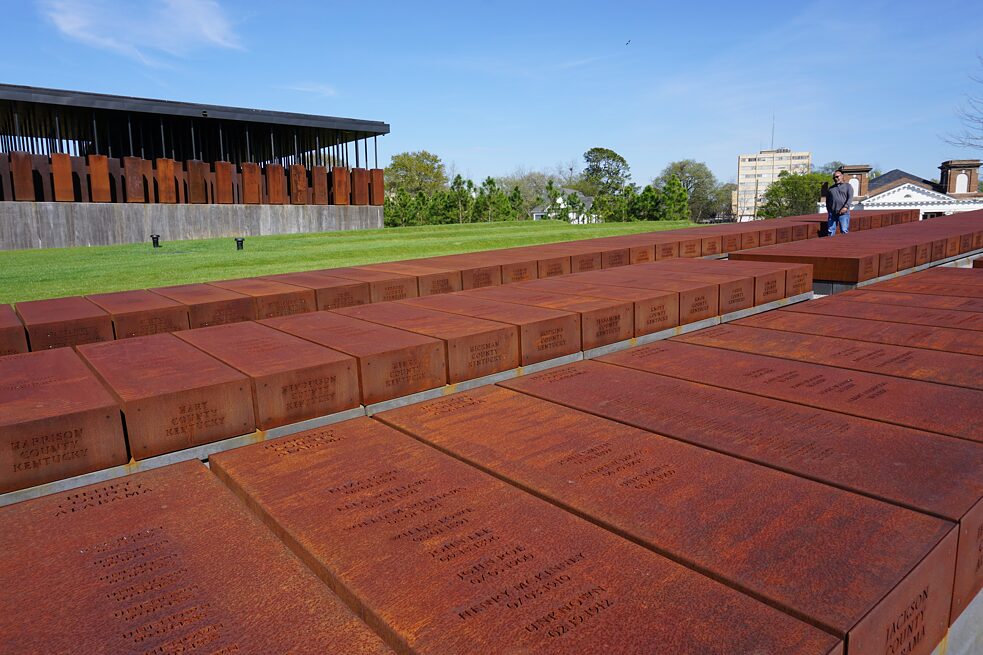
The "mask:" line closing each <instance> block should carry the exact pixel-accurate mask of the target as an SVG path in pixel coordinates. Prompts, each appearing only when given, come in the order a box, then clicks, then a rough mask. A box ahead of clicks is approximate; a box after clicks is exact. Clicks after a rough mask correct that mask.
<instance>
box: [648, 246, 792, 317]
mask: <svg viewBox="0 0 983 655" xmlns="http://www.w3.org/2000/svg"><path fill="white" fill-rule="evenodd" d="M685 261H695V260H686V259H675V260H669V261H667V262H665V264H663V262H658V263H656V264H653V265H651V266H652V268H651V269H650V271H646V272H651V274H652V276H653V278H655V279H656V280H658V279H660V278H662V277H666V278H670V279H672V280H673V281H678V282H703V283H707V284H713V285H716V286H717V289H718V296H717V308H718V311H719V312H720V313H721V314H729V313H731V312H737V311H740V310H742V309H749V308H751V307H753V306H754V305H755V289H754V287H755V277H756V276H755V275H751V274H746V275H739V274H728V275H723V274H718V273H704V272H699V271H695V270H694V271H690V270H688V269H685V268H679V266H678V264H676V263H675V262H685ZM646 266H648V265H646ZM684 266H685V265H684ZM774 277H775V278H776V279H777V274H776V275H775V276H774ZM776 291H777V289H776V290H773V291H772V292H771V293H770V294H769V296H773V297H772V298H771V300H768V301H767V302H773V301H774V300H779V299H781V298H782V297H784V296H779V295H778V294H777V293H776ZM759 304H764V303H759Z"/></svg>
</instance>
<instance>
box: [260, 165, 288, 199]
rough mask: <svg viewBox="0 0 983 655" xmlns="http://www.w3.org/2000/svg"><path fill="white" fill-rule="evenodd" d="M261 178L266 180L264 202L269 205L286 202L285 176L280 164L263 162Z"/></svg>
mask: <svg viewBox="0 0 983 655" xmlns="http://www.w3.org/2000/svg"><path fill="white" fill-rule="evenodd" d="M263 178H264V179H265V180H266V202H267V203H268V204H270V205H285V204H287V178H286V176H285V175H284V172H283V166H281V165H280V164H265V165H264V166H263Z"/></svg>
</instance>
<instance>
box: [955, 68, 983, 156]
mask: <svg viewBox="0 0 983 655" xmlns="http://www.w3.org/2000/svg"><path fill="white" fill-rule="evenodd" d="M979 60H980V68H983V55H981V56H980V57H979ZM969 79H971V80H973V81H974V82H976V83H977V84H979V85H981V86H983V73H981V74H979V75H970V76H969ZM956 115H957V116H959V121H960V122H961V123H962V124H963V131H962V132H960V133H959V134H954V135H951V136H950V137H948V138H947V139H946V141H948V142H949V143H950V144H952V145H954V146H960V147H962V148H973V149H977V150H983V94H980V95H975V96H974V95H967V96H966V100H965V101H964V103H963V105H962V106H961V107H958V108H957V109H956Z"/></svg>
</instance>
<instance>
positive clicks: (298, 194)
mask: <svg viewBox="0 0 983 655" xmlns="http://www.w3.org/2000/svg"><path fill="white" fill-rule="evenodd" d="M290 204H292V205H306V204H307V169H306V168H304V166H303V165H302V164H291V165H290Z"/></svg>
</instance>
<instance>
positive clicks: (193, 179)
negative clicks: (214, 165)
mask: <svg viewBox="0 0 983 655" xmlns="http://www.w3.org/2000/svg"><path fill="white" fill-rule="evenodd" d="M208 168H209V166H208V164H207V163H205V162H203V161H198V160H194V159H192V160H188V161H186V162H184V176H185V180H186V181H187V183H188V188H187V193H188V202H189V203H192V204H196V205H200V204H204V203H206V202H208V184H207V183H206V181H205V174H206V173H207V172H208Z"/></svg>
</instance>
